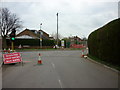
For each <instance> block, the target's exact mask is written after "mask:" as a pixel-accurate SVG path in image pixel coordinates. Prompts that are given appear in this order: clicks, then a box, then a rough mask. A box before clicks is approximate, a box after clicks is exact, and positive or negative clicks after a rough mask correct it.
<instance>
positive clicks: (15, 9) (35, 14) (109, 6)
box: [0, 0, 119, 37]
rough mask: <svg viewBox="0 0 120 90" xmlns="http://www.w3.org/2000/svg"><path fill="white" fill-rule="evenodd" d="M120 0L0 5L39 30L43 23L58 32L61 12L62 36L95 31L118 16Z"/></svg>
mask: <svg viewBox="0 0 120 90" xmlns="http://www.w3.org/2000/svg"><path fill="white" fill-rule="evenodd" d="M34 1H35V2H34ZM118 1H119V0H19V1H16V0H2V3H1V4H0V5H2V7H7V8H8V9H9V10H10V11H11V12H12V13H16V14H17V16H18V17H19V18H20V19H21V21H22V22H23V26H24V28H23V29H25V28H28V29H36V30H39V29H40V23H42V30H44V31H45V32H47V33H48V34H52V33H55V32H56V30H57V27H56V22H57V16H56V13H57V12H58V13H59V17H58V18H59V33H60V34H61V35H62V36H63V37H68V36H76V35H77V36H79V37H84V36H85V37H88V36H89V34H90V33H91V32H92V31H94V30H96V29H97V28H100V27H101V26H103V25H105V24H107V23H108V22H110V21H112V20H114V19H117V18H118ZM23 29H21V31H22V30H23Z"/></svg>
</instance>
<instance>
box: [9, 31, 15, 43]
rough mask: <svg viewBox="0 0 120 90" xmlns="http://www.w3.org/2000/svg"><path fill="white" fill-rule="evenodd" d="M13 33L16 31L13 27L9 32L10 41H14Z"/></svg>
mask: <svg viewBox="0 0 120 90" xmlns="http://www.w3.org/2000/svg"><path fill="white" fill-rule="evenodd" d="M15 33H16V30H15V29H13V30H12V32H11V34H10V39H11V41H15Z"/></svg>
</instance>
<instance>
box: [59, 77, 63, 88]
mask: <svg viewBox="0 0 120 90" xmlns="http://www.w3.org/2000/svg"><path fill="white" fill-rule="evenodd" d="M58 81H59V84H60V87H61V88H63V87H62V83H61V81H60V79H59V80H58Z"/></svg>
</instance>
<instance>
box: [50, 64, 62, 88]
mask: <svg viewBox="0 0 120 90" xmlns="http://www.w3.org/2000/svg"><path fill="white" fill-rule="evenodd" d="M51 64H52V66H53V68H54V69H55V64H54V63H51ZM55 71H56V70H55ZM56 75H57V73H56ZM57 78H58V82H59V84H60V88H63V86H62V83H61V81H60V79H59V76H58V75H57Z"/></svg>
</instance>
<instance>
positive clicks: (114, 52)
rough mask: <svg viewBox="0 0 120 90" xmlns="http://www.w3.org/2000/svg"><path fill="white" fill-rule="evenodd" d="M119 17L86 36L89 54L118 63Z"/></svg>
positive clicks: (119, 63) (119, 44) (119, 60)
mask: <svg viewBox="0 0 120 90" xmlns="http://www.w3.org/2000/svg"><path fill="white" fill-rule="evenodd" d="M119 29H120V18H119V19H116V20H113V21H111V22H109V23H108V24H106V25H105V26H103V27H101V28H99V29H97V30H95V31H94V32H92V33H91V34H90V35H89V37H88V48H89V54H90V55H92V56H95V57H97V58H99V59H101V60H103V61H105V62H109V63H112V64H116V65H120V55H119V53H120V30H119Z"/></svg>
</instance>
